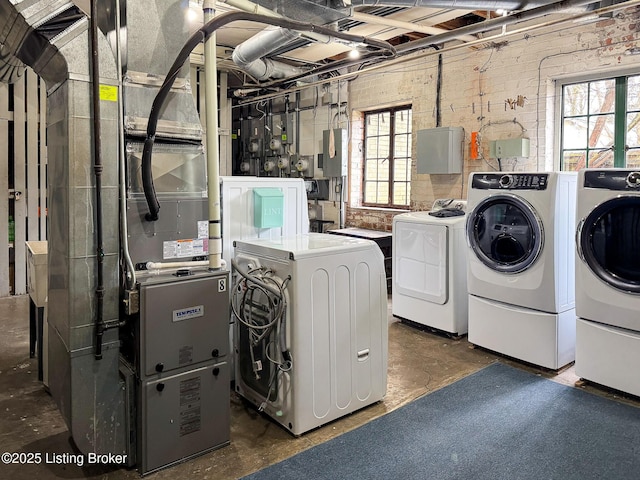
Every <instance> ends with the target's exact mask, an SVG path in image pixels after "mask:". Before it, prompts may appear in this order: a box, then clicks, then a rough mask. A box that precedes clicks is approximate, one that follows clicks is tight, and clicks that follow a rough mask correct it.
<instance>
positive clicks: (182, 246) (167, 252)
mask: <svg viewBox="0 0 640 480" xmlns="http://www.w3.org/2000/svg"><path fill="white" fill-rule="evenodd" d="M207 235H208V234H207ZM208 253H209V239H208V238H189V239H185V240H173V241H169V242H162V258H163V259H164V260H168V259H171V258H183V257H197V256H201V255H207V254H208Z"/></svg>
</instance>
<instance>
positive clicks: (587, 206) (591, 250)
mask: <svg viewBox="0 0 640 480" xmlns="http://www.w3.org/2000/svg"><path fill="white" fill-rule="evenodd" d="M577 198H578V208H577V217H576V220H577V229H576V237H575V239H576V314H577V315H578V317H580V318H578V320H577V325H576V365H575V371H576V374H577V375H579V376H580V377H582V378H585V379H587V380H590V381H593V382H597V383H600V384H602V385H606V386H608V387H612V388H616V389H618V390H622V391H624V392H628V393H631V394H633V395H640V379H639V377H638V373H637V365H638V364H640V314H639V313H638V312H640V253H639V252H640V171H639V170H630V169H602V170H591V169H587V170H581V171H580V172H579V173H578V193H577Z"/></svg>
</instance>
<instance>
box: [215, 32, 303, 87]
mask: <svg viewBox="0 0 640 480" xmlns="http://www.w3.org/2000/svg"><path fill="white" fill-rule="evenodd" d="M205 21H206V19H205ZM298 37H300V34H299V33H298V32H294V31H292V30H288V29H285V28H277V29H273V30H263V31H262V32H260V33H258V34H256V35H254V36H253V37H251V38H250V39H248V40H246V41H244V42H242V43H241V44H240V45H238V46H237V47H236V48H235V50H234V51H233V55H232V57H231V58H232V59H233V62H234V63H235V64H236V65H238V67H240V68H242V69H243V70H245V71H246V72H247V73H248V74H249V75H251V76H252V77H253V78H255V79H256V80H266V79H267V78H286V77H292V76H295V75H299V74H301V73H306V72H305V70H304V69H302V68H297V67H293V66H291V65H287V64H286V63H282V62H278V61H275V60H271V59H268V58H266V59H265V58H262V57H264V56H266V55H268V54H269V53H271V52H273V51H274V50H276V49H278V48H280V47H282V46H284V45H286V44H287V43H289V42H291V41H292V40H295V39H296V38H298Z"/></svg>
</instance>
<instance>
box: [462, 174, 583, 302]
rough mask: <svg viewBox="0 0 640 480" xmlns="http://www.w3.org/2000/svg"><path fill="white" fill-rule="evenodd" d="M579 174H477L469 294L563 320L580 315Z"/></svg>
mask: <svg viewBox="0 0 640 480" xmlns="http://www.w3.org/2000/svg"><path fill="white" fill-rule="evenodd" d="M575 192H576V174H575V173H573V172H547V173H513V174H504V173H500V172H493V173H474V174H472V175H471V177H470V182H469V198H468V207H467V211H468V212H469V213H468V215H467V236H468V242H469V246H470V247H471V253H470V255H469V268H468V272H469V275H468V281H469V284H468V289H469V293H470V294H472V295H476V296H479V297H484V298H489V299H492V300H497V301H500V302H504V303H508V304H511V305H518V306H520V307H527V308H532V309H535V310H540V311H543V312H550V313H558V312H562V311H564V310H568V309H571V308H574V305H575V287H574V254H573V244H572V240H573V225H574V218H575V205H576V200H575Z"/></svg>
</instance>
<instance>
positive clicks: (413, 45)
mask: <svg viewBox="0 0 640 480" xmlns="http://www.w3.org/2000/svg"><path fill="white" fill-rule="evenodd" d="M592 3H598V2H594V1H593V0H563V1H561V2H553V3H548V2H547V4H546V5H543V6H540V7H537V8H531V9H529V10H525V11H523V12H519V13H512V14H511V15H506V16H503V17H498V18H493V19H491V20H486V21H484V22H479V23H474V24H473V25H467V26H466V27H460V28H456V29H455V30H451V31H449V32H446V33H441V34H440V35H434V36H433V37H428V38H423V39H422V40H416V41H414V42H409V43H405V44H403V45H399V46H398V52H402V53H406V52H409V51H412V50H417V49H420V48H426V47H429V46H431V45H442V44H443V43H446V42H449V41H451V40H455V39H456V38H457V37H458V36H459V35H474V34H476V33H481V32H487V31H489V30H493V29H498V28H501V27H503V26H508V25H512V24H514V23H520V22H524V21H527V20H533V19H536V18H540V17H544V16H545V15H550V14H553V13H561V12H562V11H564V10H569V9H571V8H576V7H583V6H585V5H590V4H592ZM454 32H455V33H454Z"/></svg>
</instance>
